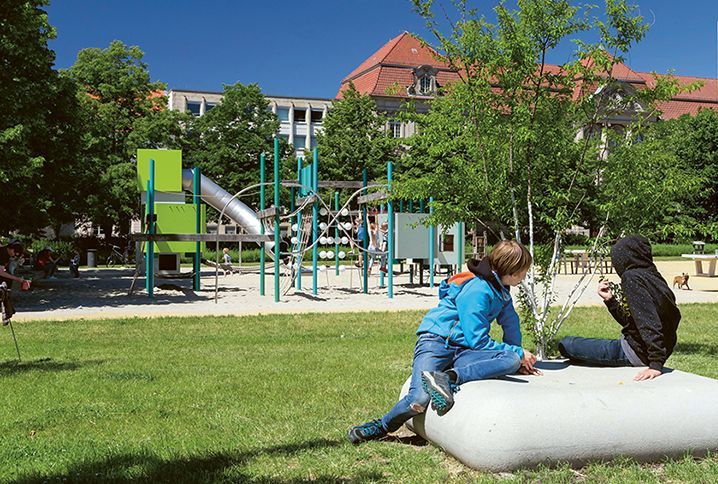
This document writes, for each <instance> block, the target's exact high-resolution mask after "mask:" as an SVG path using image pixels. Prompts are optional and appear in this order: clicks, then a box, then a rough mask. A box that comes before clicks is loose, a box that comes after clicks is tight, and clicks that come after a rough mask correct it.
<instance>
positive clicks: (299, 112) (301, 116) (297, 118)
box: [294, 108, 307, 123]
mask: <svg viewBox="0 0 718 484" xmlns="http://www.w3.org/2000/svg"><path fill="white" fill-rule="evenodd" d="M294 122H295V123H306V122H307V110H306V109H297V108H294Z"/></svg>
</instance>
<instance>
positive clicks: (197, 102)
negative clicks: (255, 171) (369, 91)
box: [167, 89, 332, 155]
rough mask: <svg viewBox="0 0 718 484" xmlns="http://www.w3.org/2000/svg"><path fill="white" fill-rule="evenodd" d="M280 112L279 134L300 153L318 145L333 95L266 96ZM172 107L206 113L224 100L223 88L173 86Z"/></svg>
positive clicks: (271, 105) (190, 111)
mask: <svg viewBox="0 0 718 484" xmlns="http://www.w3.org/2000/svg"><path fill="white" fill-rule="evenodd" d="M265 97H266V98H267V101H269V105H270V107H271V109H272V112H273V113H274V114H276V115H277V118H279V122H280V123H281V124H280V126H279V136H280V137H282V138H284V139H285V140H287V142H289V144H291V145H292V146H294V149H295V150H296V152H297V154H298V155H300V154H302V153H303V150H305V149H306V150H311V149H314V148H315V147H316V146H317V133H319V132H320V131H321V129H322V123H323V122H324V118H325V117H326V115H327V113H328V112H329V109H330V108H331V105H332V99H324V98H295V97H286V96H265ZM167 98H168V104H169V109H174V110H177V111H182V112H189V113H191V114H193V115H194V116H203V115H204V114H205V113H206V112H208V111H209V110H211V109H212V108H214V107H215V106H216V105H217V104H219V103H220V102H221V100H222V93H221V92H211V91H190V90H176V89H173V90H171V91H169V92H168V93H167Z"/></svg>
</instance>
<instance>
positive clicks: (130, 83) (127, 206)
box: [65, 40, 172, 233]
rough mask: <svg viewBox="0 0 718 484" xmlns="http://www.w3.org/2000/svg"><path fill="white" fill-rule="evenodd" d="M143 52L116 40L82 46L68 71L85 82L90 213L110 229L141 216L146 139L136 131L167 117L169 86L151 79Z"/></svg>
mask: <svg viewBox="0 0 718 484" xmlns="http://www.w3.org/2000/svg"><path fill="white" fill-rule="evenodd" d="M143 56H144V54H143V52H142V50H141V49H140V48H139V47H137V46H132V47H128V46H126V45H125V44H123V43H122V42H120V41H117V40H115V41H113V42H112V43H111V44H110V46H109V47H108V48H106V49H99V48H91V49H83V50H81V51H80V52H79V53H78V55H77V60H76V61H75V64H74V65H73V66H72V67H71V68H70V69H69V70H67V71H66V72H65V75H66V76H67V77H68V78H70V79H72V80H74V81H75V82H76V83H77V84H78V86H81V89H80V91H79V92H78V100H79V102H80V104H81V106H82V116H83V119H82V121H83V156H82V161H83V164H84V173H85V174H86V175H87V176H88V177H89V179H91V180H92V183H90V184H89V185H87V186H85V187H84V188H86V189H87V193H86V195H87V202H88V210H87V218H88V219H89V220H91V221H92V222H94V223H95V224H98V225H100V226H102V227H103V228H104V229H105V231H106V232H107V231H109V230H110V228H111V227H112V226H113V225H115V226H119V228H120V230H121V232H123V233H124V232H126V231H127V229H128V227H129V222H130V220H131V219H132V218H133V217H136V216H137V215H138V205H139V204H138V200H139V198H138V197H139V194H138V192H137V189H136V186H135V177H136V174H135V165H134V161H133V156H134V154H135V151H136V149H137V148H138V147H143V146H147V142H146V141H144V140H140V139H138V136H132V135H133V132H135V131H136V130H138V128H140V129H143V130H149V128H148V126H147V124H148V123H150V124H151V122H150V121H148V119H152V118H161V120H166V118H167V117H168V115H167V114H164V113H163V110H164V108H165V106H166V99H165V97H164V95H163V90H164V88H165V86H164V84H162V83H160V82H152V81H151V80H150V75H149V72H148V70H147V64H145V63H144V62H142V57H143ZM169 116H172V115H169ZM161 141H163V140H159V141H158V142H161Z"/></svg>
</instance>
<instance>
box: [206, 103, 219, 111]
mask: <svg viewBox="0 0 718 484" xmlns="http://www.w3.org/2000/svg"><path fill="white" fill-rule="evenodd" d="M216 105H217V104H216V103H206V104H205V105H204V112H205V114H207V113H208V112H209V111H210V110H211V109H212V108H214V107H215V106H216Z"/></svg>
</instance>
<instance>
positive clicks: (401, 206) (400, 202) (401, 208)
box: [399, 200, 404, 213]
mask: <svg viewBox="0 0 718 484" xmlns="http://www.w3.org/2000/svg"><path fill="white" fill-rule="evenodd" d="M403 212H404V200H399V213H403Z"/></svg>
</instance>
